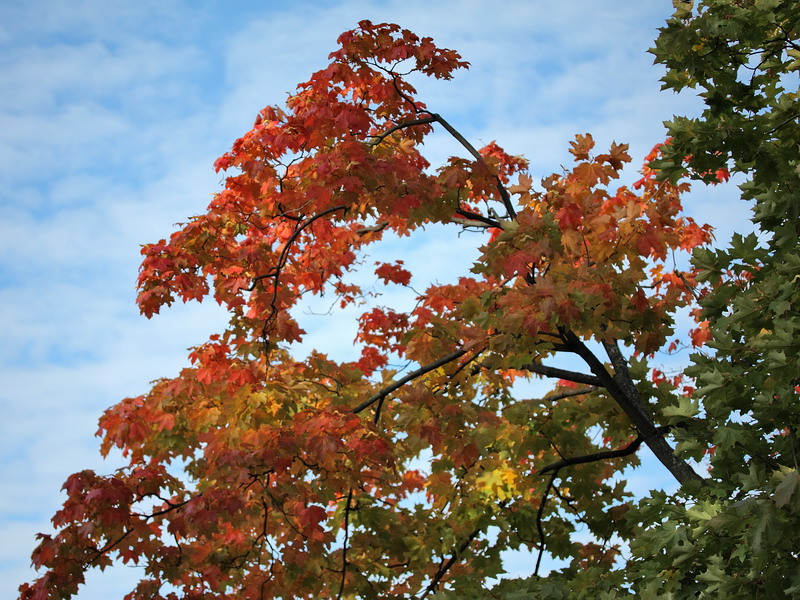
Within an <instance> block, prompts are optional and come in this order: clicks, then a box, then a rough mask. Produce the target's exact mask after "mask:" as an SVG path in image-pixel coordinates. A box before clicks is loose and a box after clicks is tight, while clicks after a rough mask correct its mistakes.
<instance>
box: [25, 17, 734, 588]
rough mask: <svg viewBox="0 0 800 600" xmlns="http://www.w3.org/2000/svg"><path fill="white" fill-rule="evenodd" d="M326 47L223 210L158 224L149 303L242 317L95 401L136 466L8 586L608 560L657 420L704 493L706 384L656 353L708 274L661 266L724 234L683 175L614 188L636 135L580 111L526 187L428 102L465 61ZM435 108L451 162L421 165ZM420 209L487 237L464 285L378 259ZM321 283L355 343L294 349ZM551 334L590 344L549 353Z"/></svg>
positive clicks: (572, 343) (369, 29) (90, 476)
mask: <svg viewBox="0 0 800 600" xmlns="http://www.w3.org/2000/svg"><path fill="white" fill-rule="evenodd" d="M339 44H340V48H339V50H337V51H336V52H334V53H333V54H331V56H330V58H331V63H330V65H329V66H328V67H327V68H325V69H324V70H322V71H319V72H317V73H315V74H314V75H312V76H311V78H310V79H309V80H308V81H307V82H305V83H303V84H301V85H299V86H298V88H297V91H296V93H295V94H294V95H292V96H291V97H290V98H289V99H288V101H287V103H286V106H285V107H284V108H279V107H271V106H270V107H267V108H265V109H263V110H262V111H261V112H260V113H259V115H258V116H257V118H256V121H255V124H254V126H253V128H252V129H251V130H250V131H248V132H247V133H245V134H244V135H243V136H242V137H241V138H240V139H238V140H237V141H236V142H235V143H234V144H233V147H232V149H231V150H230V152H228V153H226V154H225V155H224V156H222V157H221V158H220V159H219V160H218V161H217V162H216V168H217V170H218V171H224V172H225V173H226V179H225V184H224V189H222V191H220V192H219V193H217V194H216V196H215V197H214V199H213V201H212V202H211V204H210V205H209V206H208V209H207V211H206V212H205V213H203V214H201V215H199V216H197V217H194V218H192V219H191V220H189V221H188V222H187V223H185V224H183V225H182V226H181V227H180V228H179V229H178V230H177V231H175V232H174V233H173V234H172V235H171V236H170V237H169V238H168V239H165V240H160V241H158V242H157V243H154V244H149V245H146V246H145V247H144V249H143V251H142V252H143V255H144V259H143V262H142V266H141V271H140V276H139V281H138V287H139V296H138V303H139V306H140V308H141V311H142V313H143V314H144V315H146V316H147V317H151V316H153V315H154V314H156V313H158V312H159V311H161V310H162V309H163V308H164V307H165V306H167V305H170V304H171V303H173V302H174V301H176V300H181V301H184V302H185V301H189V300H197V301H201V300H203V299H206V298H208V297H213V299H214V300H215V301H217V302H219V303H220V304H222V305H224V306H225V307H226V308H227V310H228V311H229V313H230V324H229V327H228V328H227V329H226V330H225V331H223V332H221V333H219V334H216V335H213V336H211V338H210V339H209V340H208V341H207V342H205V343H203V344H201V345H199V346H197V347H196V348H194V349H192V351H191V353H190V355H189V359H190V361H191V366H190V367H188V368H185V369H184V370H182V371H181V372H180V373H179V374H178V376H177V377H175V378H173V379H163V380H160V381H158V382H156V383H155V384H154V385H153V387H152V389H151V390H150V392H149V393H147V394H146V395H144V396H140V397H136V398H128V399H125V400H123V401H122V402H120V403H119V404H117V405H115V406H113V407H112V408H110V409H109V410H108V411H107V412H106V413H105V414H104V415H103V417H102V418H101V420H100V430H99V435H100V437H101V439H102V446H101V448H102V452H103V453H104V454H106V453H108V452H110V451H112V449H115V448H116V449H119V450H120V451H121V453H122V455H123V456H124V457H125V458H126V459H127V461H128V466H126V467H125V468H123V469H121V470H120V471H118V472H116V473H113V474H112V475H110V476H100V475H97V474H95V473H93V472H91V471H83V472H80V473H77V474H75V475H72V476H71V477H70V478H69V480H68V481H67V482H66V484H65V486H64V489H65V491H66V494H67V500H66V502H65V504H64V507H63V508H62V510H60V511H59V512H58V513H57V514H56V516H55V517H54V524H55V526H56V528H57V533H55V534H54V535H52V536H50V535H41V543H40V545H39V547H38V548H37V550H36V551H35V553H34V556H33V560H34V564H35V565H36V566H37V567H42V568H44V569H45V572H44V574H43V575H42V577H41V578H40V579H38V580H37V581H35V582H34V583H32V584H30V585H28V584H26V585H24V586H23V587H22V588H21V598H24V599H31V600H43V599H45V598H68V597H70V595H72V594H74V593H75V592H76V590H77V589H78V586H79V585H80V584H81V582H82V581H83V574H84V572H85V571H86V570H87V569H89V568H91V567H103V566H105V565H108V564H111V562H112V560H120V561H122V562H123V563H126V564H137V565H141V566H143V567H144V570H143V575H142V580H141V582H140V583H139V585H138V586H137V588H136V589H135V590H133V591H132V592H131V594H130V595H129V596H128V598H131V599H137V600H138V599H145V598H147V599H154V598H155V599H174V598H191V599H200V598H203V599H206V598H208V599H210V598H220V599H221V598H231V599H232V598H253V599H266V598H355V597H359V598H409V597H416V598H423V597H426V596H429V595H433V594H434V593H436V592H441V593H445V592H446V590H459V589H464V588H465V587H466V586H470V585H474V584H475V582H478V584H482V582H484V581H485V580H486V579H487V578H490V577H496V576H498V575H500V574H502V573H503V566H502V561H501V559H500V553H501V552H502V551H504V550H506V549H515V548H522V549H527V550H529V551H531V552H533V557H534V558H533V562H535V563H536V568H537V570H538V569H539V562H540V561H541V558H542V556H543V554H545V553H547V554H550V555H552V556H555V557H560V558H563V559H566V560H567V562H568V564H571V565H572V566H573V567H574V568H575V569H577V570H581V569H584V570H585V569H586V568H588V567H587V565H592V568H597V569H601V570H606V571H607V570H609V569H611V568H612V567H613V565H614V563H615V559H616V557H617V556H618V554H619V551H620V547H621V545H623V544H624V543H625V542H626V540H628V539H630V537H631V536H632V535H633V533H632V532H633V531H634V526H635V523H632V522H630V521H628V520H626V518H625V513H626V512H627V510H628V508H629V506H628V504H627V502H628V500H629V493H628V491H627V490H626V486H625V483H624V480H621V481H620V479H619V474H620V472H621V470H622V469H624V468H625V467H627V466H629V465H633V464H636V463H637V458H636V454H635V451H636V450H637V449H638V448H639V447H640V445H641V444H642V443H645V444H648V445H649V446H650V447H651V448H652V450H653V452H654V453H655V454H656V456H657V457H658V458H659V460H660V461H661V462H662V463H663V464H664V465H665V467H666V468H667V469H668V472H669V473H672V475H674V476H675V477H676V478H677V479H678V481H679V482H680V483H681V484H683V485H684V486H691V485H695V486H699V481H700V476H699V475H698V474H697V473H695V471H694V470H693V468H692V467H690V466H689V465H688V464H687V463H686V462H684V460H683V459H682V458H679V457H678V456H676V454H675V453H674V452H673V450H672V448H671V446H670V445H669V444H668V443H667V441H666V439H667V438H668V436H669V435H670V434H671V432H672V431H673V430H675V429H680V428H681V427H683V426H684V425H685V423H686V421H687V420H690V419H691V418H692V417H693V416H695V415H696V413H697V410H696V408H695V407H694V406H693V405H692V404H691V402H690V401H689V399H688V398H687V397H686V396H687V394H689V395H690V394H691V392H692V389H691V387H690V386H689V383H690V382H689V381H685V380H683V379H681V378H676V379H672V378H666V377H665V376H663V374H660V373H659V372H656V373H655V375H654V376H653V377H652V378H651V376H650V372H651V367H650V366H649V363H648V357H650V356H652V355H653V354H654V353H655V352H656V351H659V350H660V349H666V348H667V347H668V346H669V345H670V344H671V343H674V338H675V322H676V318H678V317H677V315H678V314H679V313H680V311H682V310H684V309H688V310H690V309H692V308H693V307H694V303H695V301H696V299H697V298H698V297H700V296H702V295H703V294H704V293H705V284H703V283H702V282H699V281H698V278H697V272H696V270H695V269H694V268H691V267H688V268H682V269H681V270H678V269H676V267H675V264H684V263H675V262H674V256H675V255H676V254H679V253H685V252H688V251H691V250H692V249H693V248H696V247H698V246H702V245H704V244H706V243H707V242H709V240H710V228H709V227H708V226H705V225H698V224H697V223H695V222H694V221H692V219H690V218H688V217H686V216H684V215H682V212H681V210H682V208H681V195H682V194H683V193H684V192H686V191H687V189H688V184H687V183H686V182H684V181H672V182H671V181H669V180H662V179H659V177H658V172H657V171H655V170H653V169H652V168H650V167H648V166H645V167H644V168H643V170H642V177H641V179H640V180H639V181H638V182H637V184H636V185H634V186H632V188H628V187H624V186H623V187H618V188H617V187H616V186H614V182H615V180H616V179H618V178H619V176H620V172H621V170H622V169H623V167H624V166H625V165H626V164H627V163H629V162H630V161H631V158H630V156H629V155H628V153H627V150H628V149H627V146H626V145H624V144H616V143H615V144H612V145H611V147H610V148H609V149H608V150H607V151H599V152H598V151H596V149H595V147H594V141H593V139H592V137H591V136H590V135H588V134H583V135H577V136H576V138H575V139H574V140H573V141H572V142H571V143H570V147H569V151H570V153H571V154H572V156H573V158H574V165H573V166H572V167H571V169H569V170H566V171H565V172H562V173H557V174H554V175H552V176H550V177H548V178H546V179H544V180H543V181H541V182H540V183H538V182H537V183H535V182H534V181H533V178H532V176H531V175H530V173H529V171H528V164H527V162H526V161H525V160H524V159H523V158H521V157H518V156H511V155H509V154H507V153H506V152H505V151H504V150H503V149H502V148H501V147H500V146H499V145H497V144H496V143H491V144H489V145H487V146H485V147H484V148H481V149H476V148H474V147H473V146H472V145H471V144H470V142H469V141H467V140H466V139H465V138H464V137H463V136H462V135H461V134H460V133H459V132H458V131H456V130H455V129H454V128H453V127H452V125H451V124H450V123H449V122H448V121H447V120H446V119H445V118H444V117H442V116H441V115H439V114H437V113H435V112H433V111H431V110H429V109H428V108H427V107H426V106H425V104H424V103H423V102H421V101H420V100H418V99H417V98H416V95H415V94H416V92H415V89H414V87H413V86H412V84H411V83H410V80H409V74H413V75H415V76H418V75H419V74H422V75H426V76H429V77H434V78H438V79H449V78H450V77H452V76H453V74H454V73H455V72H456V71H457V70H458V69H463V68H466V67H467V63H466V62H464V61H463V60H461V58H460V56H459V55H458V54H457V53H456V52H454V51H452V50H446V49H441V48H438V47H437V46H435V45H434V43H433V41H432V40H431V39H429V38H419V37H417V36H416V35H414V34H413V33H411V32H409V31H407V30H404V29H401V28H399V27H397V26H395V25H387V24H380V25H375V24H372V23H370V22H367V21H364V22H362V23H360V24H359V27H358V28H356V29H354V30H352V31H348V32H346V33H344V34H342V35H341V37H340V38H339ZM434 130H438V131H440V132H444V133H445V134H447V135H451V136H453V137H454V138H455V139H456V140H457V141H458V142H459V143H460V144H461V146H462V147H463V150H464V152H463V154H464V156H461V157H452V158H450V159H449V160H448V161H447V162H446V163H445V164H443V165H440V166H438V167H436V168H433V167H432V166H431V165H430V164H429V163H428V161H427V160H426V159H425V157H424V156H423V154H422V142H423V140H424V139H425V138H426V136H428V135H431V134H432V133H433V132H434ZM658 156H660V149H659V148H658V147H657V148H656V149H655V150H654V155H653V156H652V157H650V158H657V157H658ZM648 162H649V160H648ZM725 175H726V174H725ZM432 224H441V225H447V229H445V228H443V227H437V228H436V229H435V232H436V233H435V235H452V236H456V235H459V234H461V233H464V232H465V230H466V231H467V232H468V233H469V234H470V235H472V236H473V239H474V240H475V243H476V245H477V246H479V247H480V258H479V260H478V261H477V262H475V264H469V263H467V264H463V265H454V266H453V270H454V275H455V274H456V273H461V276H460V278H457V277H456V276H454V277H453V283H449V284H440V283H436V282H433V283H430V282H419V281H416V280H415V279H414V274H413V272H412V267H411V266H410V265H409V264H406V263H404V262H403V257H402V256H399V257H397V258H396V259H393V260H391V261H389V262H379V263H378V264H377V265H376V264H375V263H374V262H373V261H371V260H369V259H367V258H366V256H367V252H368V250H369V247H370V246H373V245H379V244H380V243H381V241H382V240H384V239H390V238H392V237H396V236H400V237H402V236H408V235H410V234H412V233H414V234H415V235H425V234H429V233H430V231H432V230H433V228H431V227H430V226H431V225H432ZM426 228H427V229H426ZM423 230H424V231H423ZM371 267H374V275H375V277H376V278H377V280H379V281H380V282H382V284H385V285H387V286H411V285H413V286H415V288H414V289H419V290H420V291H419V292H415V293H416V294H417V296H416V302H415V304H414V305H413V306H411V307H403V306H396V307H389V306H382V305H379V304H375V303H374V302H372V303H370V298H369V295H368V294H367V293H366V291H365V290H363V289H362V288H361V287H359V285H357V284H355V283H353V281H352V280H351V279H349V278H348V275H349V274H350V273H352V272H353V271H355V270H357V269H360V268H371ZM418 286H420V287H418ZM422 286H427V287H422ZM321 294H326V296H327V297H333V298H335V299H336V302H337V304H338V305H339V306H341V307H346V306H349V305H356V306H360V307H363V314H362V315H361V317H360V318H359V320H358V334H357V339H356V340H355V341H356V342H357V344H358V346H359V348H360V357H359V358H358V359H357V360H355V361H352V362H337V361H335V360H333V359H332V358H330V357H328V356H325V355H324V354H321V353H318V352H312V353H311V354H310V355H309V356H308V357H306V358H303V359H300V358H296V357H295V356H293V354H292V347H291V346H292V344H293V343H294V342H298V341H300V340H302V339H303V336H304V334H305V331H304V330H303V328H302V326H301V323H299V322H298V320H297V319H298V312H297V311H296V310H294V309H296V308H297V306H298V302H300V300H301V299H302V298H304V297H305V296H308V295H321ZM695 314H696V315H697V320H698V324H696V325H695V327H696V330H695V331H694V332H693V333H692V334H691V338H690V339H691V341H692V342H693V343H694V344H695V345H696V346H701V345H703V344H704V343H705V342H706V341H707V338H708V336H707V325H706V324H705V323H704V321H703V318H702V315H701V314H700V313H699V312H696V313H695ZM672 347H673V348H674V345H673V346H672ZM562 355H567V356H572V357H574V359H575V361H576V362H573V363H572V364H573V365H580V366H575V367H573V368H572V369H566V368H561V367H558V368H557V367H555V366H552V364H548V361H550V359H553V358H556V357H558V356H562ZM398 364H406V365H407V366H406V367H405V368H404V369H400V368H398V367H396V366H393V365H398ZM538 377H547V378H552V380H553V382H554V386H553V390H552V391H551V392H549V393H548V394H546V395H544V397H529V394H526V393H525V391H524V386H521V385H520V382H524V381H525V380H528V379H531V378H538ZM684 386H688V387H684ZM579 526H580V527H581V528H582V530H583V531H584V534H583V535H582V537H581V538H580V540H585V539H586V535H587V532H588V536H589V537H591V541H589V542H586V541H579V539H578V538H576V537H575V536H574V533H575V531H576V528H577V527H579ZM570 561H571V563H570ZM478 587H480V585H479V586H478Z"/></svg>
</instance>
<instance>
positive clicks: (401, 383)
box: [352, 349, 467, 414]
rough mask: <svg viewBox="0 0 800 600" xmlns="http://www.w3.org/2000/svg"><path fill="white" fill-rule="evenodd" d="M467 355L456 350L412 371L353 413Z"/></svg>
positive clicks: (366, 401)
mask: <svg viewBox="0 0 800 600" xmlns="http://www.w3.org/2000/svg"><path fill="white" fill-rule="evenodd" d="M466 353H467V351H466V350H460V349H459V350H456V351H455V352H451V353H450V354H447V355H445V356H442V357H441V358H438V359H436V360H435V361H433V362H430V363H428V364H427V365H423V366H421V367H420V368H419V369H417V370H416V371H411V373H409V374H408V375H406V376H405V377H403V378H402V379H398V380H397V381H395V382H394V383H392V384H391V385H387V386H386V387H385V388H383V389H381V390H380V391H378V392H377V393H375V394H373V395H372V396H370V397H369V398H367V399H366V400H364V401H363V402H362V403H361V404H359V405H358V406H356V407H355V408H354V409H352V412H354V413H356V414H358V413H360V412H361V411H362V410H364V409H365V408H368V407H370V406H372V405H373V404H375V403H376V402H378V401H379V400H382V399H383V398H386V396H388V395H389V394H391V393H392V392H394V391H395V390H397V389H399V388H401V387H403V386H404V385H405V384H407V383H408V382H409V381H412V380H414V379H416V378H417V377H419V376H421V375H425V373H430V372H431V371H433V370H434V369H438V368H439V367H441V366H442V365H446V364H447V363H449V362H451V361H453V360H456V359H457V358H461V357H462V356H464V355H465V354H466Z"/></svg>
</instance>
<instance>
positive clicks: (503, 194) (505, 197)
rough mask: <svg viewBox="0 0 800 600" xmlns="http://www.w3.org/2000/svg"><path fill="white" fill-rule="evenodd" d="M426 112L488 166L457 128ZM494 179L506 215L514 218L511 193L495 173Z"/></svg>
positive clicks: (435, 114)
mask: <svg viewBox="0 0 800 600" xmlns="http://www.w3.org/2000/svg"><path fill="white" fill-rule="evenodd" d="M428 114H430V115H431V117H433V119H434V120H436V121H438V122H439V123H441V124H442V127H444V128H445V129H446V130H447V132H448V133H449V134H450V135H452V136H453V137H454V138H456V140H457V141H458V143H459V144H461V145H462V146H464V148H466V149H467V152H469V153H470V154H471V155H472V156H473V158H474V159H475V160H476V161H477V162H479V163H481V164H482V165H485V166H487V167H488V165H486V161H485V160H484V158H483V156H481V153H480V152H478V151H477V150H476V149H475V146H473V145H472V144H470V143H469V141H467V139H466V138H465V137H464V136H463V135H461V134H460V133H459V132H458V130H456V128H455V127H453V126H452V125H450V123H448V122H447V120H445V118H444V117H443V116H442V115H439V114H437V113H428ZM494 179H495V182H496V184H497V192H498V193H499V194H500V200H502V202H503V206H505V208H506V212H507V213H508V217H509V218H510V219H514V218H516V216H517V211H516V210H514V205H513V204H512V203H511V195H510V194H509V193H508V190H507V189H506V187H505V186H504V185H503V182H502V181H500V177H499V176H497V175H495V176H494Z"/></svg>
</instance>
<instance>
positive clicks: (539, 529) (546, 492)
mask: <svg viewBox="0 0 800 600" xmlns="http://www.w3.org/2000/svg"><path fill="white" fill-rule="evenodd" d="M556 477H558V469H555V470H554V471H553V474H552V475H550V479H549V480H548V482H547V487H545V488H544V494H542V501H541V502H539V510H537V511H536V531H537V532H538V533H539V556H538V557H537V558H536V568H535V569H534V570H533V575H534V576H535V577H538V576H539V567H540V566H541V565H542V556H544V527H542V516H543V515H544V507H545V504H546V503H547V497H548V496H549V495H550V488H552V487H553V482H554V481H555V479H556Z"/></svg>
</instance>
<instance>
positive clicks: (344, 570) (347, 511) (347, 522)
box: [336, 488, 353, 600]
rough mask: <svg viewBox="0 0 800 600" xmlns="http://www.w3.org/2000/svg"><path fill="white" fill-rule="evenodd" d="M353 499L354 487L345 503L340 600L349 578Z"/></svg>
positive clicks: (338, 596) (338, 599)
mask: <svg viewBox="0 0 800 600" xmlns="http://www.w3.org/2000/svg"><path fill="white" fill-rule="evenodd" d="M352 499H353V488H350V491H349V492H348V493H347V500H346V501H345V505H344V543H343V544H342V582H341V583H340V584H339V593H338V594H337V595H336V598H337V600H340V599H341V597H342V593H343V592H344V582H345V579H346V578H347V542H348V537H349V534H350V501H351V500H352Z"/></svg>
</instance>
